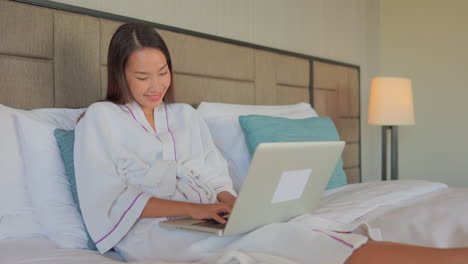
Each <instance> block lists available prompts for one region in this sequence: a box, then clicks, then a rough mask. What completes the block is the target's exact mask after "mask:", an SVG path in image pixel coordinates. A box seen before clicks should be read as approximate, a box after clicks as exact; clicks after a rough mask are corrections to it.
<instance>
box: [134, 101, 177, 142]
mask: <svg viewBox="0 0 468 264" xmlns="http://www.w3.org/2000/svg"><path fill="white" fill-rule="evenodd" d="M126 106H127V107H128V108H129V109H130V110H131V113H130V114H131V115H132V114H133V116H132V118H134V119H136V121H137V122H138V123H140V126H142V127H144V129H145V130H146V131H147V132H148V133H150V134H152V135H156V134H158V133H163V132H167V131H168V129H167V115H166V108H165V105H164V102H162V103H161V104H160V105H159V106H158V107H156V108H154V110H153V111H154V112H153V116H154V120H153V121H154V124H155V126H156V132H155V131H154V130H153V127H151V125H150V123H149V122H148V120H147V119H146V116H145V113H144V112H143V109H142V108H141V107H140V105H139V104H138V103H137V102H136V101H135V100H133V101H132V102H130V103H128V104H126ZM142 129H143V128H142Z"/></svg>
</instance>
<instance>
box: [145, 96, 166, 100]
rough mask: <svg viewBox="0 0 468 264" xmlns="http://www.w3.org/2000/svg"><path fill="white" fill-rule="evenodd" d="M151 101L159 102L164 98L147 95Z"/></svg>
mask: <svg viewBox="0 0 468 264" xmlns="http://www.w3.org/2000/svg"><path fill="white" fill-rule="evenodd" d="M145 96H146V97H147V98H148V99H149V100H150V101H153V102H155V101H158V100H159V99H161V98H162V95H145Z"/></svg>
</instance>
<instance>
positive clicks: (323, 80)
mask: <svg viewBox="0 0 468 264" xmlns="http://www.w3.org/2000/svg"><path fill="white" fill-rule="evenodd" d="M347 81H348V74H347V70H346V67H344V66H340V65H336V64H331V63H325V62H320V61H314V84H313V86H314V89H315V88H320V89H331V90H338V89H339V87H340V84H343V83H347Z"/></svg>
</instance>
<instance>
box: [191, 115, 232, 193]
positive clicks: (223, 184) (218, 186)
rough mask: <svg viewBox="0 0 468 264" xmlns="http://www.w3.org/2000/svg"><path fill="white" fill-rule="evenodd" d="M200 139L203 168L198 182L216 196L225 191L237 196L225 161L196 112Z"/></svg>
mask: <svg viewBox="0 0 468 264" xmlns="http://www.w3.org/2000/svg"><path fill="white" fill-rule="evenodd" d="M196 115H197V118H196V120H198V125H199V128H200V137H201V142H202V146H203V148H204V149H203V153H204V168H203V170H202V171H201V173H200V180H202V181H203V182H204V183H206V184H208V185H209V186H211V188H213V190H214V191H215V193H216V195H218V194H219V193H220V192H223V191H227V192H230V193H231V194H232V195H234V196H237V194H236V191H235V190H234V187H233V184H232V180H231V177H230V176H229V169H228V164H227V161H226V160H225V159H224V158H223V156H222V155H221V153H220V152H219V150H218V148H217V147H216V145H215V144H214V142H213V138H212V137H211V133H210V130H209V128H208V126H207V124H206V123H205V121H204V120H203V118H202V117H201V116H200V115H199V114H198V112H196Z"/></svg>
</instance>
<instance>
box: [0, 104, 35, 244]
mask: <svg viewBox="0 0 468 264" xmlns="http://www.w3.org/2000/svg"><path fill="white" fill-rule="evenodd" d="M0 124H1V126H0V146H2V150H1V151H0V168H1V169H2V170H1V172H0V173H1V176H0V217H3V216H6V215H18V214H23V213H31V212H32V207H31V202H30V201H29V199H28V196H27V194H26V188H25V184H24V179H23V171H22V168H21V166H22V162H21V156H20V153H19V145H18V144H19V143H18V138H17V135H16V131H15V126H14V121H13V117H12V115H11V114H10V112H8V111H6V110H5V109H4V108H0ZM0 235H1V234H0Z"/></svg>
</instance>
